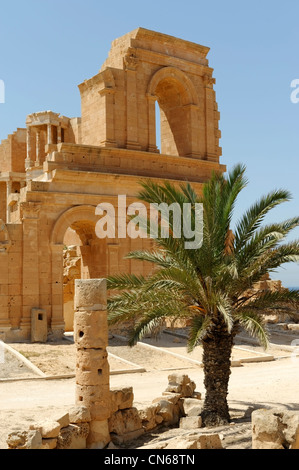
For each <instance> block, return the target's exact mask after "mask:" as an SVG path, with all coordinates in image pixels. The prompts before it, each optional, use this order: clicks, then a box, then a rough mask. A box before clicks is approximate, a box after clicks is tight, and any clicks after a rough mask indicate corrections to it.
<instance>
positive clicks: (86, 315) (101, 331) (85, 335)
mask: <svg viewBox="0 0 299 470" xmlns="http://www.w3.org/2000/svg"><path fill="white" fill-rule="evenodd" d="M74 340H75V343H76V344H77V347H78V348H91V349H99V348H106V346H107V344H108V323H107V314H106V312H103V311H94V312H91V311H89V312H78V311H77V312H75V320H74Z"/></svg>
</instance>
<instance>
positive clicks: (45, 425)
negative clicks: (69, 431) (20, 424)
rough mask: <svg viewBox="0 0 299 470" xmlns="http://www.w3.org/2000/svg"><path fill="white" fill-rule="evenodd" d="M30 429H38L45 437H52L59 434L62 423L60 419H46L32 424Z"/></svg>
mask: <svg viewBox="0 0 299 470" xmlns="http://www.w3.org/2000/svg"><path fill="white" fill-rule="evenodd" d="M29 429H30V430H38V431H39V432H40V433H41V436H42V438H43V439H52V438H55V437H57V436H58V435H59V432H60V429H61V425H60V424H59V423H58V421H50V420H49V421H44V422H42V423H35V424H31V425H30V428H29Z"/></svg>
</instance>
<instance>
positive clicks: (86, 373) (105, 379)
mask: <svg viewBox="0 0 299 470" xmlns="http://www.w3.org/2000/svg"><path fill="white" fill-rule="evenodd" d="M76 383H77V384H79V385H98V386H106V385H108V384H109V365H108V364H106V365H102V366H100V367H98V366H97V365H96V364H94V366H93V367H92V369H91V370H81V369H79V368H77V369H76Z"/></svg>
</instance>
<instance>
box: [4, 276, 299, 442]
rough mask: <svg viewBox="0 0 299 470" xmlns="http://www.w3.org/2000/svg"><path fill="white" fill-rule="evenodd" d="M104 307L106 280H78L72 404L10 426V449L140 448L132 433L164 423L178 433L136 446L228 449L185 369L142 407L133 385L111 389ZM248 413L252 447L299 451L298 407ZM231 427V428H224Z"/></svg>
mask: <svg viewBox="0 0 299 470" xmlns="http://www.w3.org/2000/svg"><path fill="white" fill-rule="evenodd" d="M106 307H107V288H106V280H105V279H94V280H93V279H90V280H77V281H76V283H75V325H74V336H75V342H76V346H77V356H76V358H77V364H76V403H75V405H74V406H73V407H71V408H70V409H69V411H68V412H66V413H65V414H64V415H62V416H61V415H60V416H57V415H56V416H55V413H54V414H53V418H52V419H48V420H47V421H41V422H37V423H32V424H31V425H30V427H29V429H19V430H16V431H13V432H12V433H10V434H9V435H8V438H7V445H8V448H9V449H86V448H88V449H104V448H107V447H108V448H109V449H115V448H122V447H126V445H128V444H134V443H135V445H137V446H138V444H136V442H137V443H138V441H136V439H138V438H141V437H142V436H143V435H145V437H146V434H147V433H151V432H152V431H153V430H156V431H159V430H161V428H162V427H164V429H165V427H169V426H175V427H179V428H180V433H179V434H177V436H176V437H172V438H169V439H165V437H164V438H163V437H162V439H161V440H160V442H157V443H156V445H155V444H154V443H153V444H149V445H145V446H143V445H142V443H141V442H140V441H139V445H140V446H141V447H139V448H145V449H146V448H149V449H153V448H158V449H159V448H160V449H185V450H186V449H222V448H225V447H226V446H225V444H226V443H225V436H223V435H221V434H219V433H218V432H212V433H211V432H209V430H208V429H206V428H202V427H201V426H202V420H201V412H202V407H203V400H202V399H201V394H200V393H199V392H197V391H196V390H195V389H196V384H195V383H194V382H193V381H192V380H191V379H190V378H189V377H188V376H187V375H185V374H177V373H172V374H171V375H169V376H168V386H167V388H166V390H165V391H164V392H162V395H161V396H160V397H157V398H155V399H154V400H153V401H152V403H151V404H150V405H148V406H144V407H143V408H141V409H137V408H136V407H134V403H133V402H134V394H133V389H132V387H125V388H121V389H117V388H116V389H115V388H112V389H111V388H110V383H109V363H108V359H107V350H106V348H107V344H108V323H107V310H106ZM251 413H252V414H251V430H249V432H250V434H251V441H252V445H251V447H252V448H253V449H299V415H298V412H296V411H290V410H285V409H279V408H278V409H256V410H254V411H253V412H252V410H251ZM245 414H246V413H245ZM244 417H245V415H244ZM230 429H231V426H228V434H229V433H230ZM210 431H211V430H210ZM214 431H215V430H214ZM218 431H219V428H218ZM223 431H224V432H225V430H223ZM223 439H224V442H222V440H223ZM243 439H244V435H243Z"/></svg>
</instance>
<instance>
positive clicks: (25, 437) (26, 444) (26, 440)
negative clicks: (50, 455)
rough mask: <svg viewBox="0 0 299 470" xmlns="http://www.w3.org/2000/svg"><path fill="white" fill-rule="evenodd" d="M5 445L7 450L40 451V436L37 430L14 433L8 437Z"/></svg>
mask: <svg viewBox="0 0 299 470" xmlns="http://www.w3.org/2000/svg"><path fill="white" fill-rule="evenodd" d="M7 445H8V448H9V449H35V450H36V449H41V448H42V436H41V433H40V432H39V430H37V429H32V430H29V431H15V432H13V433H11V434H9V435H8V438H7Z"/></svg>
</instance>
